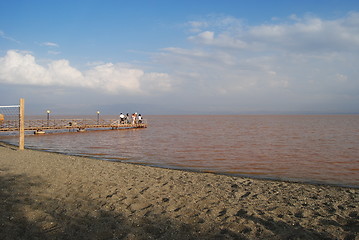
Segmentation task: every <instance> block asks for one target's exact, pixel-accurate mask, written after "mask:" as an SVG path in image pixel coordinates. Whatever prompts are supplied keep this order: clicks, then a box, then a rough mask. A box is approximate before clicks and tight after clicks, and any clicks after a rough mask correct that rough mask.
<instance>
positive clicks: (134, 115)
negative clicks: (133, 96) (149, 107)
mask: <svg viewBox="0 0 359 240" xmlns="http://www.w3.org/2000/svg"><path fill="white" fill-rule="evenodd" d="M136 116H137V114H136V113H133V114H132V124H135V123H136Z"/></svg>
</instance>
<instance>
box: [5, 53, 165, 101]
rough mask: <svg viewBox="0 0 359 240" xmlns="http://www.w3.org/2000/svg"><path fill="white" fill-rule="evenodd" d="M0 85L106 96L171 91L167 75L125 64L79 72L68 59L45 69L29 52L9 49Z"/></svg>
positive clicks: (101, 66) (58, 61) (52, 62)
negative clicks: (96, 92)
mask: <svg viewBox="0 0 359 240" xmlns="http://www.w3.org/2000/svg"><path fill="white" fill-rule="evenodd" d="M0 82H3V83H8V84H21V85H38V86H65V87H82V88H91V89H98V90H99V91H103V92H104V93H123V94H136V93H146V94H149V93H153V92H158V91H159V92H161V91H168V90H169V89H171V80H170V76H169V75H168V74H163V73H145V72H144V71H143V70H141V69H138V68H134V67H130V66H128V65H126V64H119V63H117V64H113V63H106V64H100V65H96V66H93V67H92V68H90V69H88V70H85V71H82V72H81V71H80V70H78V69H76V68H74V67H72V66H71V65H70V63H69V61H68V60H65V59H61V60H56V61H51V62H50V63H49V64H48V65H47V66H46V67H44V66H41V65H39V64H38V63H36V60H35V57H34V56H32V55H31V54H29V53H22V52H20V51H15V50H9V51H8V52H7V54H6V55H5V56H4V57H1V58H0Z"/></svg>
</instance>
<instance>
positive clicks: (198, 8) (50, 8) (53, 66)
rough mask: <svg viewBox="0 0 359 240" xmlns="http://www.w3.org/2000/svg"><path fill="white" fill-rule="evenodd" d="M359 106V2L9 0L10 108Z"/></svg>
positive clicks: (314, 110) (2, 72)
mask: <svg viewBox="0 0 359 240" xmlns="http://www.w3.org/2000/svg"><path fill="white" fill-rule="evenodd" d="M19 98H25V109H26V113H27V114H45V112H46V110H48V109H49V110H51V111H52V114H95V113H96V112H97V111H100V112H101V113H103V114H119V112H135V111H136V112H141V113H142V114H145V115H146V114H147V115H149V114H347V113H355V114H358V113H359V1H357V0H316V1H313V0H310V1H308V0H300V1H297V0H292V1H287V0H272V1H267V0H251V1H249V0H221V1H219V0H218V1H214V0H196V1H193V0H191V1H188V0H181V1H172V0H151V1H150V0H147V1H145V0H132V1H122V0H116V1H115V0H51V1H48V0H43V1H40V0H31V1H29V0H12V1H6V0H0V106H1V105H12V104H17V103H18V102H19Z"/></svg>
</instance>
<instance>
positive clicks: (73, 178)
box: [0, 142, 359, 240]
mask: <svg viewBox="0 0 359 240" xmlns="http://www.w3.org/2000/svg"><path fill="white" fill-rule="evenodd" d="M0 180H1V181H0V184H1V186H0V187H1V188H0V193H1V194H0V198H1V199H0V200H1V205H2V206H1V208H0V209H1V210H0V212H1V214H0V216H1V220H0V224H1V228H0V235H1V236H5V238H4V239H17V238H20V239H36V238H42V239H81V238H82V239H268V238H272V239H356V240H357V239H359V238H358V235H359V207H358V206H359V189H357V188H350V187H339V186H331V185H322V184H319V185H317V184H308V183H296V182H287V181H279V180H275V181H273V180H262V179H255V178H244V177H235V176H228V175H221V174H214V173H202V172H192V171H184V170H175V169H166V168H159V167H151V166H147V165H138V164H131V163H122V162H111V161H105V160H103V161H99V160H98V159H97V158H88V157H82V156H72V155H66V154H63V153H52V152H45V151H41V150H29V149H25V150H23V151H18V150H17V149H16V148H15V147H14V146H13V145H9V144H7V143H2V142H0Z"/></svg>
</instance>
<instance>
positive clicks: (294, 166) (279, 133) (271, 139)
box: [25, 115, 359, 187]
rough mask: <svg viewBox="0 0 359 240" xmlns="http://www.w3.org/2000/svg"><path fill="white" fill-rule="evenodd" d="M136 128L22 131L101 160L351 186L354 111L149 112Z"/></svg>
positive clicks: (356, 156) (38, 141)
mask: <svg viewBox="0 0 359 240" xmlns="http://www.w3.org/2000/svg"><path fill="white" fill-rule="evenodd" d="M147 120H148V122H149V127H148V128H147V129H137V130H114V131H87V132H84V133H62V134H47V135H42V136H26V140H25V142H26V146H27V147H30V148H36V149H44V150H49V151H55V152H62V153H69V154H75V155H85V156H91V157H98V158H102V159H106V160H113V161H123V162H131V163H140V164H148V165H152V166H160V167H167V168H176V169H190V170H198V171H206V172H216V173H226V174H231V175H242V176H252V177H259V178H270V179H284V180H292V181H302V182H312V183H326V184H338V185H345V186H354V187H359V115H345V116H344V115H336V116H326V115H321V116H312V115H311V116H307V115H305V116H292V115H291V116H277V115H276V116H269V115H264V116H262V115H261V116H256V115H252V116H243V115H238V116H149V117H147Z"/></svg>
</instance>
